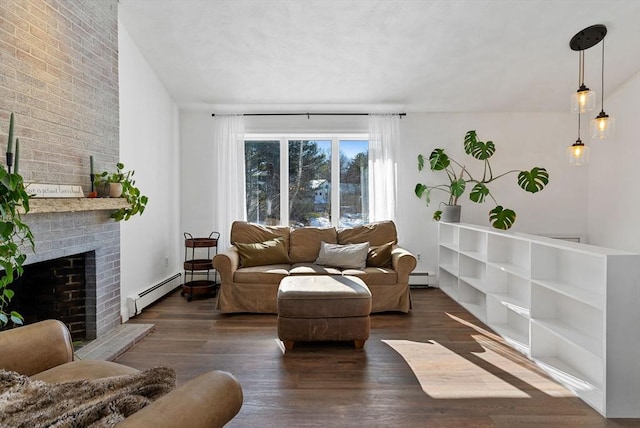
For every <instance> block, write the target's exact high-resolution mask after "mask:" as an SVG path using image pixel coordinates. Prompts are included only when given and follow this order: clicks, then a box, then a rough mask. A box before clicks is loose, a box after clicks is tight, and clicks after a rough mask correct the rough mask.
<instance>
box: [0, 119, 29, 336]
mask: <svg viewBox="0 0 640 428" xmlns="http://www.w3.org/2000/svg"><path fill="white" fill-rule="evenodd" d="M8 141H10V142H13V113H11V119H10V123H9V138H8ZM10 146H11V144H8V146H7V147H10ZM21 211H22V212H24V213H27V212H29V194H28V193H27V192H26V190H25V186H24V181H23V179H22V176H20V175H19V174H18V173H16V172H13V173H9V172H8V171H7V169H5V167H4V166H3V165H0V268H1V269H3V270H4V271H3V272H2V273H0V329H1V328H4V327H6V326H7V325H8V324H9V323H13V324H17V325H20V324H22V323H23V318H22V315H20V314H19V313H18V312H16V311H9V312H7V308H8V306H9V303H10V302H11V299H12V298H13V296H14V294H15V293H14V291H13V290H12V289H10V288H9V286H10V285H11V283H12V282H13V281H14V279H16V278H17V277H19V276H20V275H22V273H23V272H24V269H23V267H22V266H23V264H24V262H25V260H26V259H27V255H26V254H25V252H24V247H25V246H29V247H30V248H31V249H32V250H34V249H35V244H34V241H33V234H32V233H31V229H30V228H29V226H28V225H27V224H26V223H24V222H23V221H22V217H21V214H20V212H21Z"/></svg>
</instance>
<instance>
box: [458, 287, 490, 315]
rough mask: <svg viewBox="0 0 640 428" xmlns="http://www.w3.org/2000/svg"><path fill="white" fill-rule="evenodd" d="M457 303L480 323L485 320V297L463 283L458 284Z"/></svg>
mask: <svg viewBox="0 0 640 428" xmlns="http://www.w3.org/2000/svg"><path fill="white" fill-rule="evenodd" d="M458 296H459V298H458V303H460V304H461V305H462V306H463V307H464V308H465V309H466V310H468V311H469V312H471V314H472V315H473V316H475V317H476V318H478V319H479V320H480V321H482V322H486V320H487V304H486V296H485V294H484V293H483V292H481V291H479V290H478V289H477V288H475V287H472V286H471V285H469V284H467V283H466V282H464V281H460V283H459V284H458Z"/></svg>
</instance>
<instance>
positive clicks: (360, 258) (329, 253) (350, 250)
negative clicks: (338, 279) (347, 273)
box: [315, 241, 369, 269]
mask: <svg viewBox="0 0 640 428" xmlns="http://www.w3.org/2000/svg"><path fill="white" fill-rule="evenodd" d="M368 252H369V243H368V242H363V243H362V244H351V245H340V244H327V243H326V242H324V241H322V242H321V243H320V252H319V253H318V258H317V259H316V261H315V263H316V264H317V265H320V266H331V267H337V268H341V269H364V268H365V266H366V265H367V253H368Z"/></svg>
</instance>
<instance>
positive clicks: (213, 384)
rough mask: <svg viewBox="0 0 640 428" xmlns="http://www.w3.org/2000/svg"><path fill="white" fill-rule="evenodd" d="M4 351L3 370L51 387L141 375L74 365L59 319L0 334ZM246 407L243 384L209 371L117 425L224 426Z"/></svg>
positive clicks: (101, 365)
mask: <svg viewBox="0 0 640 428" xmlns="http://www.w3.org/2000/svg"><path fill="white" fill-rule="evenodd" d="M0 349H1V350H2V351H1V352H0V368H2V369H5V370H10V371H13V372H17V373H20V374H22V375H25V376H29V377H30V378H31V379H32V380H39V381H43V382H47V383H60V382H68V381H79V380H91V379H96V380H97V379H102V378H110V377H112V376H124V375H130V374H133V373H137V372H138V370H136V369H134V368H132V367H127V366H125V365H122V364H118V363H114V362H109V361H97V360H75V361H74V355H73V347H72V344H71V335H70V334H69V330H68V329H67V327H66V326H65V325H64V324H63V323H61V322H60V321H56V320H47V321H41V322H37V323H34V324H30V325H26V326H23V327H18V328H14V329H12V330H6V331H2V332H0ZM241 406H242V388H241V386H240V384H239V383H238V381H237V380H236V379H235V378H234V377H233V376H232V375H230V374H229V373H226V372H221V371H210V372H208V373H205V374H202V375H200V376H199V377H196V378H195V379H192V380H190V381H188V382H186V383H185V384H183V385H181V386H180V387H178V388H176V389H174V390H172V391H170V392H169V393H167V394H166V395H164V396H162V397H160V398H159V399H158V400H156V401H154V402H152V403H150V404H149V405H147V406H146V407H143V408H142V409H141V410H139V411H138V412H136V413H133V414H132V415H130V416H129V417H128V418H126V419H124V421H122V422H120V423H118V424H117V426H118V427H154V428H162V427H167V428H169V427H177V426H182V427H211V428H213V427H222V426H224V425H225V424H226V423H227V422H228V421H230V420H231V419H232V418H233V417H234V416H235V415H236V414H237V413H238V411H239V410H240V407H241ZM0 425H1V424H0Z"/></svg>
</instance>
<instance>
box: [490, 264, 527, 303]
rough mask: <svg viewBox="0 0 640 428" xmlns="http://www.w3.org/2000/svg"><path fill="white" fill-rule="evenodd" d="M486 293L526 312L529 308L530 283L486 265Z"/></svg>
mask: <svg viewBox="0 0 640 428" xmlns="http://www.w3.org/2000/svg"><path fill="white" fill-rule="evenodd" d="M486 282H487V284H489V289H488V292H489V293H491V294H494V295H496V296H500V298H501V299H502V300H504V301H505V302H508V303H510V304H512V305H514V306H518V307H520V308H522V309H526V310H527V311H528V310H529V309H530V308H531V282H530V281H529V280H528V279H525V278H523V277H521V276H518V275H514V274H512V273H510V272H506V271H504V270H501V269H498V268H497V267H495V266H493V265H487V278H486Z"/></svg>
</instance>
